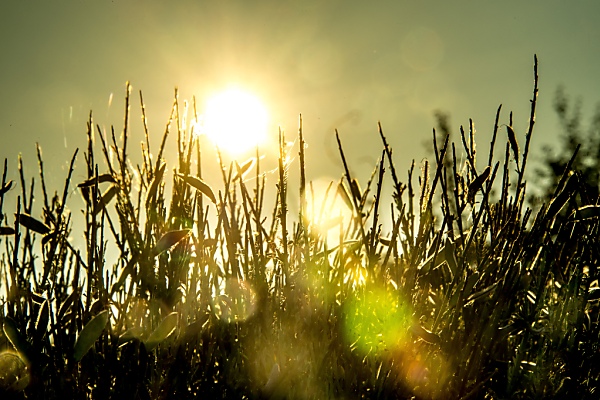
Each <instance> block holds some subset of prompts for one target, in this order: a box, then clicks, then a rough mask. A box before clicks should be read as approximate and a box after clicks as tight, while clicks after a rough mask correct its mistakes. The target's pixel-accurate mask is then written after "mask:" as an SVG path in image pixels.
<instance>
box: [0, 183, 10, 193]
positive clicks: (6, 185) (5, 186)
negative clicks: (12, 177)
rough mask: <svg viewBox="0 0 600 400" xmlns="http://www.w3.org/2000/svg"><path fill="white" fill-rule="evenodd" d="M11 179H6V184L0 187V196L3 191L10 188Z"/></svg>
mask: <svg viewBox="0 0 600 400" xmlns="http://www.w3.org/2000/svg"><path fill="white" fill-rule="evenodd" d="M12 184H13V181H8V182H6V184H5V185H4V186H2V189H0V196H2V195H4V193H6V192H8V191H9V190H10V188H11V187H12Z"/></svg>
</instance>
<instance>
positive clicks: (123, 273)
mask: <svg viewBox="0 0 600 400" xmlns="http://www.w3.org/2000/svg"><path fill="white" fill-rule="evenodd" d="M137 260H138V257H137V256H133V257H131V259H130V260H129V261H128V262H127V265H125V268H123V271H121V274H120V275H119V279H117V282H115V284H114V285H113V286H112V288H111V289H110V293H111V294H114V293H115V292H116V291H117V290H119V289H120V288H121V286H123V284H124V283H125V279H127V277H128V276H129V275H131V273H132V272H133V267H135V263H136V262H137Z"/></svg>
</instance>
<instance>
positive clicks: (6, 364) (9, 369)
mask: <svg viewBox="0 0 600 400" xmlns="http://www.w3.org/2000/svg"><path fill="white" fill-rule="evenodd" d="M30 379H31V378H30V375H29V368H28V367H27V363H26V362H25V360H24V359H23V357H21V355H20V354H18V353H15V352H12V351H4V352H2V353H0V390H1V391H10V392H20V391H22V390H24V389H25V388H26V387H27V385H29V382H30Z"/></svg>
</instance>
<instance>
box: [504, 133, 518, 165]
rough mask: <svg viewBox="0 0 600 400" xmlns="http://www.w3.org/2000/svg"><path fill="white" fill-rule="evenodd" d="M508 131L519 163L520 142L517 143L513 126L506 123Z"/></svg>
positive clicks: (509, 140)
mask: <svg viewBox="0 0 600 400" xmlns="http://www.w3.org/2000/svg"><path fill="white" fill-rule="evenodd" d="M506 132H507V133H508V143H509V144H510V147H511V149H512V151H513V154H514V157H515V162H516V163H517V166H518V165H519V144H518V143H517V136H516V135H515V130H514V129H513V127H512V126H510V125H506Z"/></svg>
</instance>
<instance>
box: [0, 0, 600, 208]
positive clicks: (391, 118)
mask: <svg viewBox="0 0 600 400" xmlns="http://www.w3.org/2000/svg"><path fill="white" fill-rule="evenodd" d="M599 16H600V2H598V1H564V0H561V1H551V0H543V1H541V0H540V1H533V0H531V1H494V2H492V1H447V0H438V1H418V2H417V1H375V0H373V1H348V0H345V1H341V0H337V1H324V0H321V1H308V0H302V1H295V2H288V1H249V0H248V1H239V0H238V1H235V0H229V1H199V0H195V1H185V0H180V1H126V0H118V1H117V0H115V1H113V2H108V1H100V0H98V1H83V0H80V1H75V0H51V1H49V0H46V1H16V0H4V1H2V3H1V4H0V54H1V56H0V57H1V58H0V60H1V61H0V159H1V160H3V159H4V158H8V160H9V165H10V166H11V171H10V172H11V176H10V177H11V178H12V179H16V178H17V175H16V174H17V170H16V160H17V154H18V153H19V152H21V153H23V155H24V157H25V161H26V163H29V164H26V165H27V166H28V168H29V169H28V174H29V176H32V175H33V174H34V173H35V172H36V171H37V168H36V167H35V164H34V162H35V142H39V143H40V144H41V146H42V149H43V152H44V158H45V161H46V170H47V173H48V174H49V175H50V176H51V178H50V179H56V184H55V185H53V187H54V188H57V189H58V188H59V187H58V186H57V185H58V184H59V182H62V180H63V179H64V177H65V175H66V168H67V165H68V160H69V158H70V156H71V154H72V152H73V151H74V150H75V148H76V147H80V156H79V161H80V162H79V169H78V171H76V177H78V178H77V179H81V178H83V176H84V169H83V160H84V159H83V150H84V143H85V131H86V121H87V118H88V113H89V111H90V110H93V112H94V117H95V122H96V123H98V124H100V125H102V126H110V125H111V124H114V125H115V127H116V128H117V129H120V127H121V126H122V115H123V95H124V92H125V82H126V81H131V83H132V85H133V96H132V98H133V102H132V111H133V115H132V118H134V122H133V125H132V135H133V139H132V141H133V142H134V143H139V141H140V140H141V130H140V127H139V101H138V91H139V90H142V91H143V93H144V98H145V101H146V104H147V110H148V117H149V123H150V130H151V134H152V140H153V143H154V146H155V148H157V147H158V145H159V140H160V137H161V135H162V132H163V130H164V126H165V124H166V122H167V118H168V116H169V112H170V104H171V102H172V95H173V90H174V88H175V87H178V88H179V89H180V98H181V99H182V100H183V99H188V100H191V98H192V96H194V95H195V96H196V98H197V101H198V104H199V107H200V110H199V111H200V112H201V107H202V105H203V102H204V101H205V100H206V97H207V95H208V94H210V93H214V92H217V91H219V90H222V89H224V88H226V87H227V86H228V85H237V86H239V87H242V88H244V89H246V90H248V91H251V92H252V93H254V94H255V95H256V96H257V97H259V98H261V99H262V100H263V102H264V103H265V105H266V107H267V108H268V111H269V113H270V118H271V133H270V134H271V135H272V138H273V140H275V138H276V135H277V129H278V127H281V128H282V129H283V130H284V131H285V132H286V134H287V135H288V138H290V139H293V138H294V136H295V135H296V132H297V121H298V115H299V114H300V113H302V116H303V120H304V129H305V135H306V141H307V142H308V146H309V147H308V150H307V151H308V155H307V157H308V164H309V165H308V167H309V177H310V178H311V179H316V178H317V177H318V176H319V175H326V176H330V177H332V178H334V179H337V178H339V177H340V176H341V174H342V169H341V164H340V163H339V161H338V160H339V158H338V156H337V150H336V148H335V147H334V143H335V141H334V136H333V129H334V128H338V129H339V132H340V135H341V137H342V140H343V143H344V145H345V148H346V150H347V153H348V154H347V156H348V158H349V162H350V164H351V166H352V168H353V169H354V170H355V171H356V172H357V174H359V175H360V176H361V177H362V179H363V180H364V179H365V178H366V177H368V175H369V173H370V171H371V169H372V167H373V166H374V164H375V160H376V159H377V158H378V157H379V156H380V152H381V144H380V142H379V138H378V135H377V131H376V124H377V121H381V123H382V125H383V128H384V130H385V132H386V134H387V135H388V138H389V140H390V142H391V145H392V147H393V148H394V154H395V156H396V160H397V161H396V162H397V168H399V169H400V170H401V171H403V170H404V171H405V170H406V169H408V167H409V166H410V161H411V159H413V158H415V159H416V162H417V165H418V163H419V162H420V161H421V159H422V158H423V157H424V156H426V155H427V150H426V146H425V145H424V144H425V143H427V142H428V141H429V140H430V138H431V130H432V128H433V127H434V125H435V119H434V116H433V115H434V112H435V111H436V110H442V111H444V112H447V113H449V114H450V115H451V124H452V129H453V132H456V133H457V132H458V131H459V127H460V125H464V126H468V119H469V118H473V119H474V121H475V126H476V128H477V132H478V137H479V146H480V151H481V152H483V153H485V151H487V145H488V143H489V137H490V134H491V129H492V126H493V121H494V116H495V113H496V109H497V107H498V105H499V104H501V103H502V104H503V110H504V113H503V115H502V120H501V122H502V123H508V113H509V111H510V110H512V111H514V118H515V127H516V129H517V133H518V134H520V135H521V136H520V137H521V138H522V137H523V135H524V130H525V128H526V122H527V118H528V115H529V100H530V98H531V93H532V85H533V81H532V75H533V68H532V66H533V55H534V53H537V55H538V58H539V62H540V70H539V72H540V102H539V109H538V119H537V121H538V123H537V125H536V128H537V131H536V136H535V137H534V142H533V146H534V147H536V146H537V147H538V148H539V146H540V145H541V144H542V143H551V142H553V141H556V134H557V132H558V130H557V128H556V122H557V119H556V116H555V114H554V112H553V111H552V102H553V99H554V95H555V92H556V89H557V87H558V86H559V85H564V87H565V89H566V91H567V93H568V94H569V95H570V96H571V97H572V98H576V97H581V98H582V99H583V101H584V104H585V108H584V116H588V117H589V116H590V115H591V112H592V109H593V107H595V105H596V103H597V102H599V101H600V79H599V78H598V71H600V24H599V23H598V17H599ZM111 95H112V96H113V101H112V104H111V105H110V106H109V98H110V97H111ZM65 145H66V147H65ZM132 146H133V145H132ZM138 148H139V146H135V150H136V151H137V149H138ZM172 160H174V158H173V159H172ZM402 176H406V174H405V173H402ZM5 212H6V210H5Z"/></svg>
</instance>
